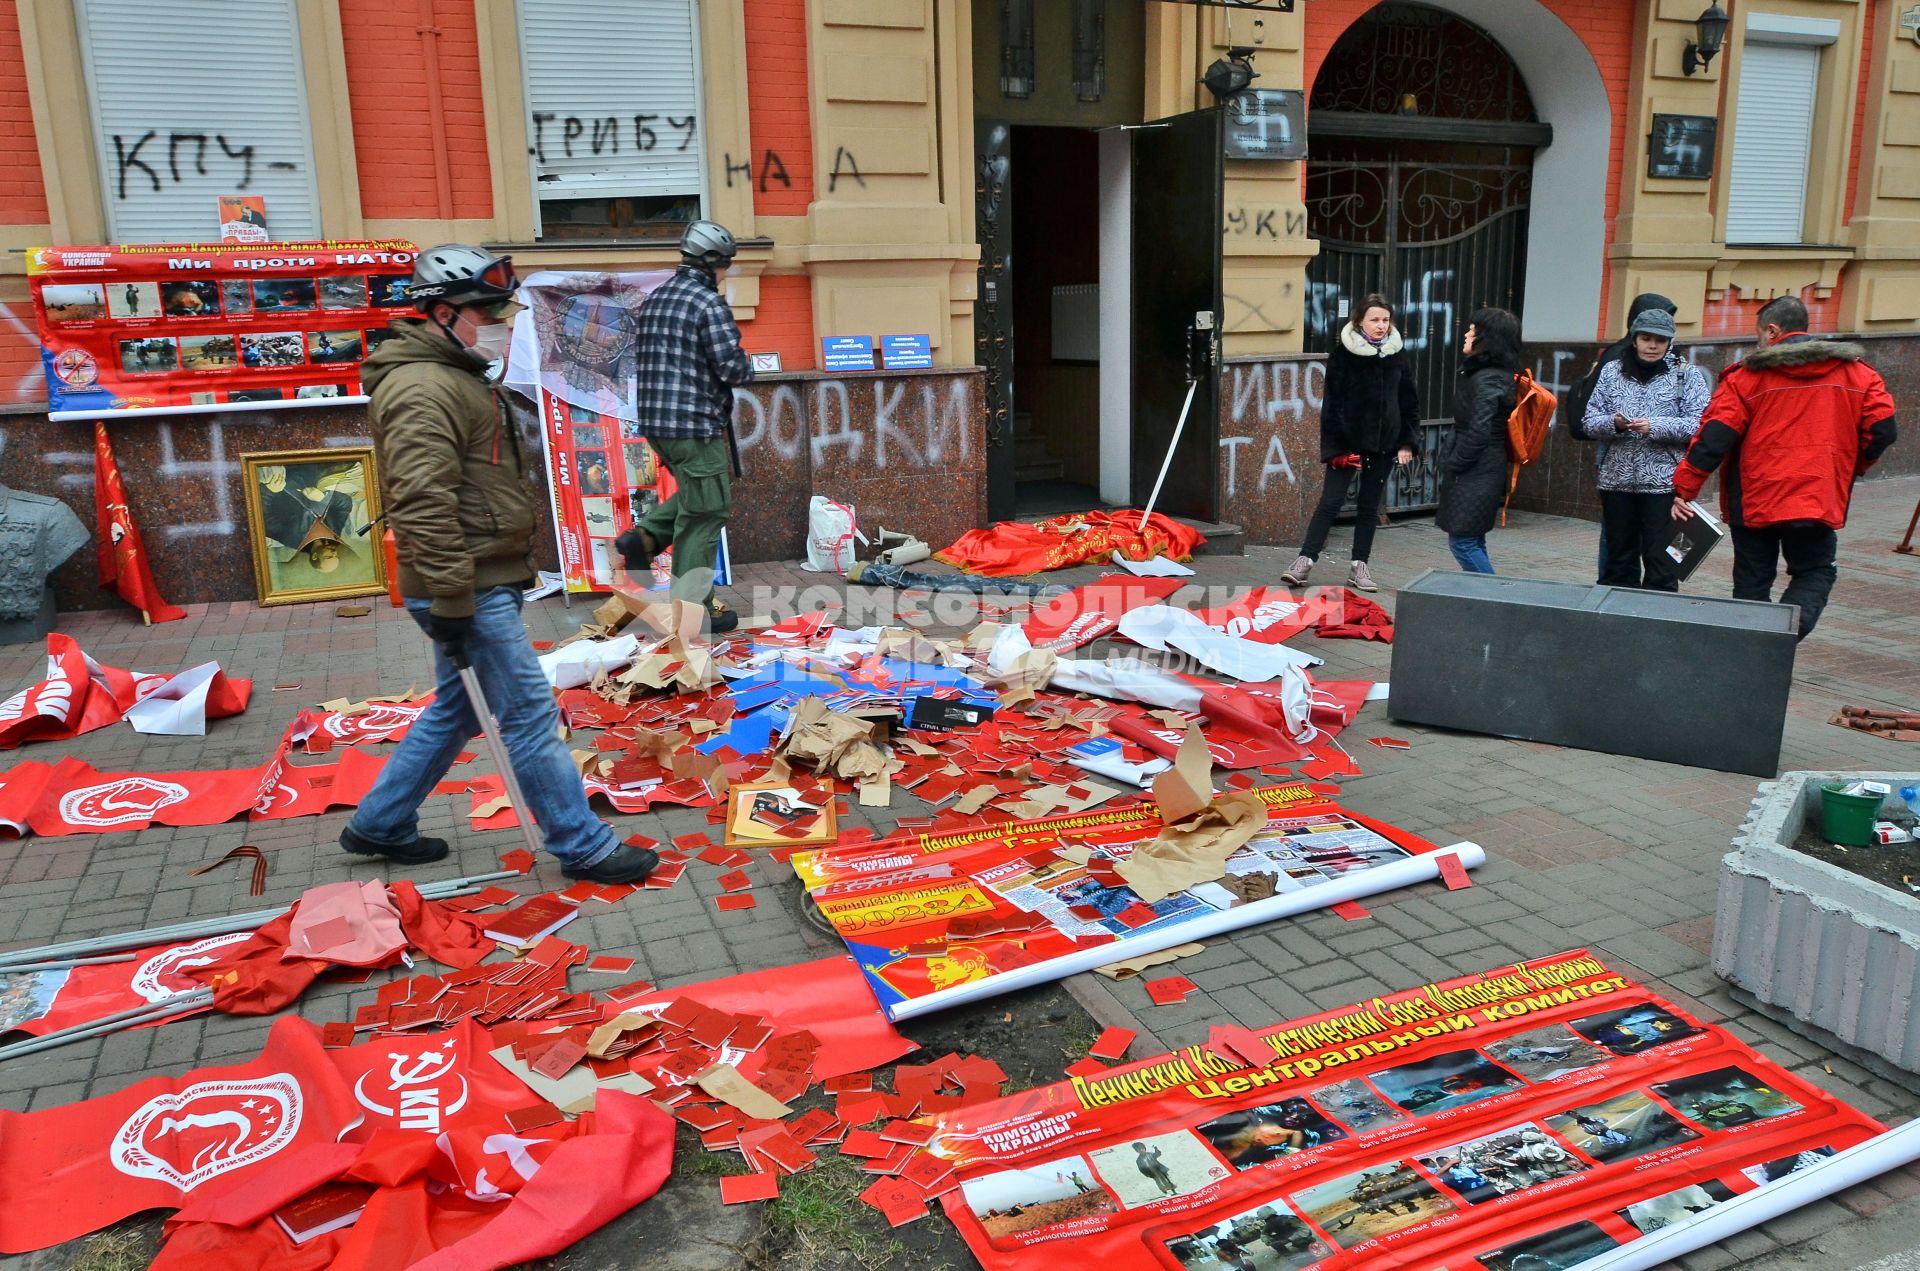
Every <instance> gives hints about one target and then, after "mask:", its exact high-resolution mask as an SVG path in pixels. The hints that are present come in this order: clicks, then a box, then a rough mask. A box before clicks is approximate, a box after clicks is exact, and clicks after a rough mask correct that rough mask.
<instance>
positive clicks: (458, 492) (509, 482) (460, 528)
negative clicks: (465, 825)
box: [340, 244, 659, 883]
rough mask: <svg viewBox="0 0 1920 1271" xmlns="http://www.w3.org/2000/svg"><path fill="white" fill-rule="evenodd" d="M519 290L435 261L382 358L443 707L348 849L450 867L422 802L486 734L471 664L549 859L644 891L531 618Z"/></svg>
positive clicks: (487, 262) (391, 473)
mask: <svg viewBox="0 0 1920 1271" xmlns="http://www.w3.org/2000/svg"><path fill="white" fill-rule="evenodd" d="M518 287H519V280H518V279H516V278H515V277H514V275H513V264H512V262H511V260H509V259H508V258H507V257H504V256H490V255H488V254H487V253H486V252H483V251H481V250H479V249H478V248H474V247H464V246H460V245H457V244H450V245H447V246H443V247H433V248H429V249H427V250H426V251H424V252H421V253H420V256H419V258H418V260H417V261H416V263H415V265H414V272H413V284H412V287H411V294H412V297H413V301H414V305H415V307H416V308H418V309H419V311H420V313H421V314H422V315H423V316H422V317H421V318H417V319H415V318H402V319H399V320H397V321H396V322H394V324H393V327H394V330H395V331H396V332H397V334H396V335H395V336H394V337H393V338H392V339H390V340H388V341H386V342H385V343H384V344H382V345H381V346H380V348H379V349H378V350H377V351H376V352H375V353H374V354H373V355H372V356H371V357H369V358H368V359H367V360H366V362H365V364H364V365H363V367H362V369H361V379H362V380H363V381H364V382H365V384H366V386H367V392H368V393H369V395H370V397H371V403H370V405H369V407H368V416H369V418H370V420H371V422H372V425H373V444H374V450H375V453H376V455H377V457H378V461H379V472H380V489H381V494H382V496H383V497H382V506H384V507H385V508H386V518H387V524H388V525H389V526H390V527H391V528H392V530H393V538H394V546H395V547H396V548H397V550H398V554H399V562H400V571H399V584H400V593H401V595H402V596H403V597H404V598H405V600H406V605H407V612H408V614H409V615H410V616H411V617H412V618H413V620H414V621H415V622H417V623H419V624H420V627H421V629H422V630H424V631H425V632H426V633H427V635H428V637H429V638H431V639H432V641H433V642H434V664H435V670H436V673H437V677H438V678H437V680H436V683H435V685H434V691H433V704H432V705H431V706H429V707H428V708H427V710H426V711H425V713H423V714H422V715H421V716H420V718H419V719H418V720H416V721H415V722H414V725H413V727H412V728H411V729H409V730H408V732H407V735H406V738H405V739H404V740H403V741H401V743H400V745H399V747H398V748H397V749H396V750H395V751H394V753H393V757H392V758H390V759H389V760H388V761H387V765H386V767H385V768H383V769H381V771H380V778H379V780H378V781H376V782H375V783H374V787H373V789H372V790H371V791H369V792H368V793H367V797H366V798H365V799H363V800H362V801H361V803H360V807H359V810H358V811H356V812H355V813H354V816H353V820H352V821H351V822H349V823H348V825H347V828H346V829H345V830H343V831H341V834H340V846H342V847H344V848H346V849H347V850H348V851H349V852H355V853H358V854H360V855H362V856H384V857H387V858H388V859H390V860H393V861H396V862H398V863H400V864H403V865H418V864H424V863H426V862H428V861H437V860H439V859H440V858H441V857H443V856H445V855H446V854H447V845H446V843H445V842H444V841H443V840H441V839H435V838H426V837H423V836H422V835H421V833H420V804H421V803H422V801H424V800H425V799H426V797H427V795H428V794H430V793H431V792H432V790H433V788H434V786H436V785H438V784H439V782H440V780H441V779H442V778H443V777H445V776H446V774H447V771H448V769H450V768H451V767H452V766H453V761H454V759H455V758H456V757H457V756H458V755H459V754H460V752H461V751H462V750H463V749H465V748H466V746H467V743H468V742H469V741H471V740H472V739H473V738H474V737H475V736H476V735H477V734H478V733H479V731H480V728H481V724H480V721H479V720H478V719H477V718H476V717H475V714H474V711H473V708H472V706H471V705H470V704H469V703H468V701H467V692H466V688H465V686H464V685H463V684H462V683H461V679H460V672H459V669H458V666H457V664H456V660H462V661H466V662H468V663H470V664H471V666H472V667H473V670H474V672H475V673H476V674H477V675H478V676H479V677H480V684H481V688H482V691H484V692H485V693H486V696H487V702H488V704H489V705H490V706H491V707H492V708H493V710H494V712H495V714H496V715H497V716H498V718H499V722H500V739H501V741H502V742H503V743H504V744H505V746H506V749H507V755H508V758H509V759H511V760H512V763H513V768H514V772H515V774H516V775H517V776H518V777H519V779H520V788H521V790H522V792H523V793H524V794H525V795H526V799H527V802H528V803H529V804H530V805H531V807H530V808H522V809H520V814H521V815H522V816H525V815H527V814H528V813H529V812H531V814H532V816H533V819H534V820H535V822H537V823H538V824H539V826H540V829H541V831H542V833H543V835H544V837H545V841H546V846H547V849H548V850H549V851H551V852H552V853H553V854H554V856H556V857H558V858H559V860H560V863H561V872H563V873H564V874H566V876H567V877H569V878H581V879H588V880H591V881H594V882H602V883H625V882H638V881H639V880H640V879H643V878H645V877H646V876H647V875H648V874H649V873H651V872H652V871H653V868H654V866H655V865H656V864H657V863H658V861H659V858H658V857H657V856H656V855H655V854H654V853H653V852H650V851H646V850H644V849H635V848H632V847H628V846H626V845H625V844H623V843H621V842H620V840H619V837H618V836H617V835H616V834H615V833H614V831H613V828H612V827H611V826H609V825H607V824H606V822H604V821H602V820H601V819H600V818H599V817H597V816H595V815H594V814H593V812H592V811H591V810H590V809H589V808H588V807H587V796H586V790H585V788H584V787H583V786H582V785H581V782H580V772H579V769H578V768H576V767H575V766H574V762H573V758H572V756H571V755H570V754H569V753H568V751H567V747H566V745H565V744H564V743H563V742H562V741H561V740H560V732H559V728H560V713H559V711H558V710H557V709H556V708H555V706H554V702H553V690H552V688H551V686H550V685H549V684H548V683H547V678H546V674H545V672H543V671H542V670H541V669H540V661H539V659H538V658H536V657H535V656H534V652H533V647H532V645H531V644H529V643H528V640H527V630H526V627H525V626H523V625H522V624H521V621H520V606H521V604H522V593H523V592H524V590H525V588H526V587H527V586H528V585H529V584H530V583H531V582H532V581H533V575H534V567H533V564H532V562H531V560H529V558H528V553H529V551H530V550H531V548H532V545H533V527H534V520H535V504H534V497H533V488H532V486H531V485H529V484H528V480H527V464H526V458H525V456H524V455H523V454H522V453H521V448H520V433H519V430H518V428H517V426H516V425H515V423H514V419H513V413H512V411H511V410H510V409H509V408H508V405H507V402H506V399H505V398H504V397H503V396H502V395H501V394H500V391H499V390H498V389H497V388H496V387H495V386H494V384H493V382H492V378H493V377H492V370H491V368H492V367H493V366H494V365H495V364H496V363H499V362H503V361H504V359H505V358H506V355H507V349H508V345H509V342H510V331H511V327H512V321H511V319H512V317H513V313H514V311H515V310H516V309H517V308H518V306H517V305H515V304H514V302H513V295H514V292H515V290H516V289H517V288H518Z"/></svg>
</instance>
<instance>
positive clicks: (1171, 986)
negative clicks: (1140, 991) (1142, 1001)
mask: <svg viewBox="0 0 1920 1271" xmlns="http://www.w3.org/2000/svg"><path fill="white" fill-rule="evenodd" d="M1145 987H1146V990H1147V996H1148V997H1150V998H1152V999H1153V1004H1154V1005H1155V1006H1172V1005H1173V1004H1174V1003H1176V1002H1184V1001H1186V1000H1187V994H1189V993H1192V992H1195V991H1197V990H1198V989H1199V987H1200V986H1199V985H1197V984H1195V983H1194V982H1193V981H1192V980H1189V979H1188V978H1187V977H1186V976H1184V975H1169V976H1167V977H1166V978H1165V979H1161V980H1148V981H1147V982H1146V985H1145Z"/></svg>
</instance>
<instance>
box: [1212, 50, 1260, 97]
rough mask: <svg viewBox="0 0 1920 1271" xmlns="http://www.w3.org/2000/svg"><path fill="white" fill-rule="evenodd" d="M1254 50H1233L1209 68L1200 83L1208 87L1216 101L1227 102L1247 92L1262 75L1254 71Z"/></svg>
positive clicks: (1228, 51)
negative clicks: (1232, 97) (1252, 59)
mask: <svg viewBox="0 0 1920 1271" xmlns="http://www.w3.org/2000/svg"><path fill="white" fill-rule="evenodd" d="M1252 57H1253V50H1252V49H1250V48H1231V49H1228V50H1227V55H1226V56H1225V57H1223V58H1220V59H1218V60H1217V61H1215V62H1214V64H1213V65H1212V66H1209V67H1208V68H1207V73H1206V74H1205V75H1202V76H1201V77H1200V82H1201V83H1203V84H1205V85H1206V86H1207V91H1208V92H1210V93H1212V94H1213V96H1214V99H1215V100H1216V101H1225V100H1226V99H1227V98H1229V97H1231V96H1233V95H1234V94H1235V93H1241V92H1245V91H1246V90H1247V87H1248V86H1249V85H1251V84H1252V83H1253V81H1254V80H1256V79H1258V78H1259V77H1260V73H1259V72H1258V71H1256V70H1254V69H1253V62H1252V61H1251V60H1250V59H1251V58H1252Z"/></svg>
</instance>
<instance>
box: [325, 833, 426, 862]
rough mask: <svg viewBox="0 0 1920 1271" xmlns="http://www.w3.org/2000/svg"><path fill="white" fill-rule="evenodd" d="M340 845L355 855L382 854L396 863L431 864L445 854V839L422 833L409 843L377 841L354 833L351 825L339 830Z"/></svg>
mask: <svg viewBox="0 0 1920 1271" xmlns="http://www.w3.org/2000/svg"><path fill="white" fill-rule="evenodd" d="M340 846H341V847H344V848H345V849H346V850H347V851H349V852H352V853H353V854H354V855H355V856H384V857H386V858H387V859H388V860H390V861H392V862H393V863H394V864H396V865H431V864H432V863H433V862H434V861H439V860H445V859H446V856H447V841H446V840H445V839H434V838H428V837H426V836H425V835H422V836H420V837H419V838H417V839H415V840H414V841H413V842H411V843H377V842H375V841H374V840H372V839H370V838H366V837H364V836H362V835H359V834H355V833H354V832H353V827H352V826H348V827H347V828H346V829H344V830H341V831H340Z"/></svg>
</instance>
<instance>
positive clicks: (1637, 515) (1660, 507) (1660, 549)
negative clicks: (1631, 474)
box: [1600, 490, 1680, 591]
mask: <svg viewBox="0 0 1920 1271" xmlns="http://www.w3.org/2000/svg"><path fill="white" fill-rule="evenodd" d="M1672 524H1673V495H1672V493H1671V492H1669V493H1666V494H1626V493H1622V492H1620V491H1616V490H1602V491H1600V546H1601V548H1602V550H1603V552H1604V555H1603V556H1602V557H1601V561H1600V585H1601V586H1603V587H1639V588H1643V589H1644V590H1647V591H1679V590H1680V579H1679V578H1678V577H1677V576H1676V575H1675V574H1674V572H1673V562H1672V561H1671V560H1669V559H1668V557H1667V554H1666V548H1665V545H1664V543H1663V542H1662V537H1663V536H1664V535H1665V534H1666V532H1667V527H1668V526H1670V525H1672Z"/></svg>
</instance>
